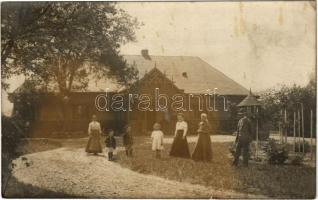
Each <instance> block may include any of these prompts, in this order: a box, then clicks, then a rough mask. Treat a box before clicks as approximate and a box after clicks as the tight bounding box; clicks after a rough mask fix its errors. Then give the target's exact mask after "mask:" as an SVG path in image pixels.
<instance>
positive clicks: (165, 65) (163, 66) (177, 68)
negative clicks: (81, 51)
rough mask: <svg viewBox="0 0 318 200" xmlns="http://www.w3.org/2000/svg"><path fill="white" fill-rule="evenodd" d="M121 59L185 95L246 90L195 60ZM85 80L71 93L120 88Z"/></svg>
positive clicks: (243, 92)
mask: <svg viewBox="0 0 318 200" xmlns="http://www.w3.org/2000/svg"><path fill="white" fill-rule="evenodd" d="M124 58H125V59H126V60H127V63H128V64H130V65H133V66H135V67H136V68H137V69H138V71H139V79H141V78H143V77H144V75H145V74H146V73H148V72H150V71H151V70H152V69H153V68H154V67H156V68H157V69H158V70H160V71H161V72H162V73H163V74H165V75H166V77H167V78H168V79H170V80H172V81H173V83H174V84H175V85H176V87H178V88H179V89H182V90H184V92H185V93H193V94H199V93H200V94H202V93H207V90H208V89H210V90H213V89H214V88H218V89H217V93H218V94H223V95H248V93H249V92H248V90H247V89H246V88H244V87H243V86H241V85H240V84H238V83H237V82H235V81H234V80H232V79H231V78H229V77H227V76H226V75H225V74H223V73H222V72H220V71H219V70H217V69H215V68H214V67H212V66H211V65H209V64H208V63H206V62H205V61H203V60H202V59H200V58H199V57H192V56H148V57H144V56H142V55H124ZM88 79H89V82H88V86H87V88H85V89H81V90H76V89H75V90H73V91H75V92H105V91H106V88H109V90H108V91H109V92H115V91H120V90H121V89H123V87H122V86H119V85H118V84H116V82H115V81H114V80H109V79H96V78H95V77H94V76H93V75H91V77H89V78H88ZM74 84H75V83H74ZM22 87H23V86H22ZM23 88H24V87H23ZM24 89H25V88H24ZM22 91H23V90H22V88H18V89H17V90H16V91H14V93H16V92H22ZM47 91H48V92H56V91H57V86H56V84H53V85H51V86H50V87H49V88H48V90H47Z"/></svg>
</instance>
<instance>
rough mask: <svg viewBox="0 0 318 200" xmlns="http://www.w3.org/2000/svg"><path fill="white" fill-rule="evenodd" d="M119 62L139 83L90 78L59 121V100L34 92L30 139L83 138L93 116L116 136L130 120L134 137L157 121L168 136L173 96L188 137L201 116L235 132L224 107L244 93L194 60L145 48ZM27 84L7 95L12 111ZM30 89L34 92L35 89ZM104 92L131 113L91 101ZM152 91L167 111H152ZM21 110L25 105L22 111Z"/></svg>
mask: <svg viewBox="0 0 318 200" xmlns="http://www.w3.org/2000/svg"><path fill="white" fill-rule="evenodd" d="M124 58H125V59H126V60H127V63H129V64H131V65H133V66H135V67H136V68H137V69H138V71H139V80H138V81H136V82H135V83H133V84H132V85H131V86H130V87H126V88H122V87H119V86H117V85H116V84H114V83H112V82H110V81H109V80H94V79H93V78H92V79H90V83H89V85H88V87H87V88H86V89H85V90H84V91H76V90H74V91H73V92H72V93H71V94H70V96H69V97H68V98H69V99H68V103H67V105H65V106H64V107H63V108H62V110H63V112H64V114H63V117H62V114H61V112H60V110H61V109H60V106H61V103H59V101H61V100H60V98H58V97H57V95H56V91H54V90H53V91H51V90H46V91H45V92H43V91H42V92H38V93H39V94H41V95H40V96H41V97H39V100H38V101H37V102H38V103H37V104H36V106H34V105H32V107H30V106H29V107H28V111H25V112H26V113H28V114H27V115H28V116H27V117H26V118H27V119H28V121H29V122H30V131H31V133H32V136H34V137H40V136H46V137H48V136H52V137H62V136H63V134H66V133H67V134H69V137H77V136H83V135H86V132H87V127H88V123H89V120H90V117H91V116H92V114H96V115H97V117H98V119H99V120H100V122H101V124H102V126H103V129H104V130H105V131H106V130H107V129H108V128H113V129H115V130H116V131H117V132H118V133H119V132H120V131H121V128H122V127H123V125H124V124H126V123H127V122H129V123H130V124H131V125H132V127H133V130H135V132H136V133H135V134H147V133H149V132H150V131H151V130H152V126H153V124H154V122H161V124H162V129H163V130H164V131H165V133H166V134H173V129H174V126H175V122H176V114H177V113H178V112H180V110H176V109H173V108H172V105H173V104H175V102H174V101H173V97H174V96H175V95H176V94H178V95H179V97H180V96H182V98H183V101H184V102H183V103H184V105H185V106H184V109H183V110H182V112H183V113H184V115H185V119H186V121H188V123H189V128H190V133H195V131H196V129H197V124H198V122H199V120H200V113H202V112H206V113H207V114H208V117H209V120H210V121H211V123H212V125H213V127H215V130H218V131H230V130H232V129H233V128H234V124H235V123H236V122H235V120H236V119H235V118H233V116H231V112H230V111H229V107H230V105H235V104H238V103H239V102H241V101H242V100H243V99H244V97H246V96H247V95H248V93H249V91H248V90H247V89H246V88H244V87H242V86H241V85H240V84H238V83H237V82H235V81H233V80H232V79H230V78H229V77H227V76H226V75H225V74H223V73H222V72H220V71H219V70H217V69H215V68H213V67H212V66H210V65H209V64H208V63H206V62H205V61H203V60H202V59H200V58H199V57H192V56H152V55H149V53H148V51H147V50H143V51H142V53H141V55H127V56H124ZM30 84H31V85H32V83H28V82H25V83H24V84H23V85H22V86H21V87H20V88H18V89H17V90H15V91H14V92H13V93H12V94H10V96H11V98H10V99H11V101H12V102H13V103H14V105H15V106H14V107H15V108H14V110H18V102H20V101H22V98H23V95H25V96H27V94H28V88H30ZM31 88H33V89H34V88H36V86H35V87H32V86H31ZM106 88H108V89H106ZM106 90H107V91H106ZM211 91H213V94H211ZM105 92H107V97H108V100H112V98H113V97H114V95H119V94H120V95H123V97H125V98H123V99H124V100H123V102H124V105H125V107H126V108H127V107H128V106H131V107H130V109H131V110H127V109H126V111H123V110H120V111H114V110H109V111H101V110H100V109H98V108H97V107H96V99H97V97H98V96H99V95H103V94H105ZM156 92H157V93H158V92H159V93H160V94H159V95H163V96H165V97H168V101H166V102H163V104H165V103H167V105H166V107H167V108H166V109H164V110H156V109H155V107H156V105H155V104H162V102H160V101H161V100H162V99H161V100H159V101H156V100H158V94H157V93H156ZM129 94H137V95H139V97H140V96H141V95H142V94H143V95H147V96H148V97H147V98H148V100H149V105H150V107H151V108H150V109H148V110H142V109H139V108H138V105H140V104H141V103H142V102H141V101H142V100H141V99H140V98H136V99H134V101H133V103H131V102H130V99H129ZM24 99H25V98H24ZM163 100H164V99H163ZM208 100H210V101H209V102H208ZM158 102H159V103H158ZM108 103H109V102H108ZM208 103H209V105H207V104H208ZM109 104H110V103H109ZM209 106H210V107H209ZM26 107H27V106H26V105H24V108H25V109H26ZM20 108H21V106H20ZM211 109H212V110H211ZM20 112H21V111H20ZM20 114H22V113H20ZM61 130H63V131H62V132H63V133H62V132H61ZM65 132H66V133H65ZM61 134H62V135H61Z"/></svg>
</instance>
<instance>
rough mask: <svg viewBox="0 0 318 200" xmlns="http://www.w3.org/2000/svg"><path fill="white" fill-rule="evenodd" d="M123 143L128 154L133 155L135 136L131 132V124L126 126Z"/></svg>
mask: <svg viewBox="0 0 318 200" xmlns="http://www.w3.org/2000/svg"><path fill="white" fill-rule="evenodd" d="M123 143H124V146H125V150H126V155H127V156H128V157H130V156H132V153H133V147H132V146H133V136H132V132H131V127H130V126H129V125H127V126H125V133H124V135H123Z"/></svg>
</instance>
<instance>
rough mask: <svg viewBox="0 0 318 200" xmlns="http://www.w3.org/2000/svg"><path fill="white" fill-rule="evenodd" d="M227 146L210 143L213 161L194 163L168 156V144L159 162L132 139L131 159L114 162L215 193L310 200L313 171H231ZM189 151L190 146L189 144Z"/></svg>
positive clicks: (144, 143) (143, 141)
mask: <svg viewBox="0 0 318 200" xmlns="http://www.w3.org/2000/svg"><path fill="white" fill-rule="evenodd" d="M229 144H230V143H212V151H213V161H212V162H211V163H203V162H195V161H193V160H191V159H182V158H173V157H169V150H170V146H171V145H170V144H165V151H164V152H163V153H162V158H161V159H160V160H158V159H156V158H155V157H154V154H153V152H152V151H151V140H150V139H149V138H145V137H136V138H135V145H134V157H132V158H127V157H126V155H125V153H124V152H119V153H118V163H119V164H120V165H122V166H123V167H126V168H129V169H131V170H134V171H137V172H139V173H143V174H151V175H155V176H159V177H163V178H167V179H170V180H176V181H180V182H188V183H192V184H200V185H204V186H211V187H213V188H214V189H218V190H235V191H238V192H243V193H253V194H262V195H266V196H269V197H275V198H314V197H315V188H316V186H315V184H316V177H315V170H316V169H315V168H311V167H305V166H292V165H280V166H275V165H269V164H256V163H250V165H249V167H248V168H243V167H239V168H234V167H232V166H231V161H232V160H231V159H230V158H229V156H228V153H229V150H228V147H229ZM189 146H190V150H191V152H192V151H193V149H194V144H193V143H190V144H189Z"/></svg>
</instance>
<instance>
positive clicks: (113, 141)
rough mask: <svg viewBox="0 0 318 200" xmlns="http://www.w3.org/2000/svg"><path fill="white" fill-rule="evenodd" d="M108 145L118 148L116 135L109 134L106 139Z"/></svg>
mask: <svg viewBox="0 0 318 200" xmlns="http://www.w3.org/2000/svg"><path fill="white" fill-rule="evenodd" d="M105 144H106V147H108V148H114V149H116V139H115V137H114V136H107V138H106V140H105Z"/></svg>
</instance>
